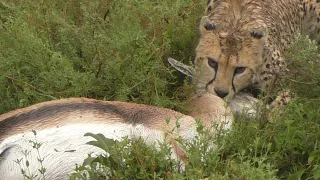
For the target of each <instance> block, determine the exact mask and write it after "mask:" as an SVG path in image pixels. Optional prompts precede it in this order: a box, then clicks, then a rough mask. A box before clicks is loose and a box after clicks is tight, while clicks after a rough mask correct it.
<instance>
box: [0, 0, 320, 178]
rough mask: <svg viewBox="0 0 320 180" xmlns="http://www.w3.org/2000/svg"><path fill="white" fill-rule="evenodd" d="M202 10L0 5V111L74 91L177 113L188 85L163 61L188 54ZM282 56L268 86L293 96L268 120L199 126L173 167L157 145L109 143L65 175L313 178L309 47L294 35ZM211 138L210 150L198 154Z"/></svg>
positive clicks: (318, 169)
mask: <svg viewBox="0 0 320 180" xmlns="http://www.w3.org/2000/svg"><path fill="white" fill-rule="evenodd" d="M204 6H205V2H201V1H200V2H199V1H194V0H187V1H185V0H174V1H168V0H163V1H147V0H135V1H124V0H117V1H116V0H109V1H100V0H94V1H86V0H82V1H76V0H72V1H61V0H52V1H36V0H25V1H21V2H20V1H15V0H4V1H1V2H0V12H1V13H0V23H1V24H0V33H1V36H0V71H1V74H0V99H1V103H0V113H5V112H8V111H9V110H12V109H17V108H22V107H25V106H29V105H31V104H34V103H37V102H42V101H46V100H52V99H59V98H65V97H80V96H84V97H90V98H96V99H104V100H120V101H130V102H136V103H144V104H151V105H156V106H162V107H168V108H171V109H175V110H178V111H183V107H184V102H185V100H187V99H188V98H189V97H190V96H191V94H192V92H193V86H192V85H190V84H188V83H187V82H184V80H183V78H182V76H181V75H180V74H179V73H178V72H176V71H174V70H173V69H172V68H171V67H169V66H168V63H167V58H168V57H169V56H171V57H173V58H176V59H179V60H183V61H184V62H185V63H189V64H190V62H191V61H192V60H193V59H194V48H195V46H196V43H197V39H198V37H197V36H198V30H197V29H198V28H197V26H198V22H199V19H200V17H201V16H202V14H203V10H204ZM286 57H287V60H288V61H287V62H288V65H289V68H290V72H289V73H288V74H287V75H286V76H284V77H283V78H282V79H281V81H279V84H278V86H277V87H279V89H277V90H281V89H290V91H291V92H293V93H294V94H295V98H294V99H293V100H292V101H291V102H290V103H289V105H287V106H285V107H284V108H283V109H281V111H279V112H272V117H273V119H274V123H267V117H268V113H269V112H267V111H266V112H265V111H262V112H260V115H261V116H258V117H257V118H247V117H237V118H236V122H235V123H234V125H233V128H232V130H231V131H230V132H229V133H228V134H225V133H222V134H218V135H217V136H215V137H212V135H210V134H208V133H206V132H201V133H204V134H205V136H204V137H202V138H199V139H196V140H195V141H193V142H192V143H190V142H181V144H183V145H184V146H185V149H186V153H187V154H188V155H189V157H190V162H189V163H188V164H187V165H186V166H185V171H183V172H179V167H178V166H179V164H178V163H177V162H176V161H174V160H171V159H170V158H169V157H170V152H169V148H168V147H167V146H166V145H161V148H160V149H159V150H156V149H155V148H154V147H152V146H151V147H149V146H146V145H145V144H144V143H143V142H142V141H141V140H139V141H137V142H134V143H132V142H131V141H130V140H128V139H125V140H124V141H122V142H113V141H112V142H110V143H111V145H110V149H107V150H108V153H110V156H107V155H106V154H102V155H101V156H99V157H98V158H93V157H89V158H88V159H87V160H85V162H84V164H83V166H78V167H77V173H75V174H72V175H71V179H86V177H85V175H84V174H83V173H84V172H86V173H88V174H90V176H91V177H94V178H96V179H101V178H102V179H105V178H106V177H109V178H110V179H161V178H163V179H200V178H209V179H319V178H320V166H319V163H320V150H319V149H320V147H319V142H318V141H319V139H320V135H319V116H320V112H319V105H320V100H319V94H320V93H319V92H320V88H319V87H320V86H319V82H320V80H319V77H320V72H319V69H320V63H319V50H318V48H317V45H316V44H315V43H313V42H311V41H310V40H309V39H308V38H306V37H304V36H301V37H299V38H298V40H297V43H295V44H294V45H293V46H292V48H291V49H290V50H289V51H288V52H287V54H286ZM93 136H94V135H93ZM211 143H215V144H216V145H217V147H218V148H217V149H216V150H213V149H209V150H208V146H209V145H210V144H211ZM95 145H99V143H98V144H95ZM141 149H142V150H143V152H141ZM120 157H121V158H120ZM122 158H124V159H126V162H125V164H126V165H127V166H123V164H121V163H120V162H121V161H120V160H121V159H122ZM44 168H45V167H44Z"/></svg>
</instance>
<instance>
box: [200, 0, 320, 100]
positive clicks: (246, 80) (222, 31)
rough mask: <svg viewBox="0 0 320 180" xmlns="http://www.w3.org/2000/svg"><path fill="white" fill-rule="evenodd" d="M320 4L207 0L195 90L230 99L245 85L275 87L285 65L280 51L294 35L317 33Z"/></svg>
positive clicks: (294, 0)
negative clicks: (215, 64)
mask: <svg viewBox="0 0 320 180" xmlns="http://www.w3.org/2000/svg"><path fill="white" fill-rule="evenodd" d="M319 6H320V3H317V2H316V0H268V1H265V0H209V1H208V5H207V10H206V16H204V17H203V18H202V20H201V22H200V34H201V37H200V40H199V44H198V46H197V48H196V59H195V66H196V67H195V69H196V72H197V76H198V79H199V80H198V86H197V92H198V93H199V94H201V93H203V92H210V93H212V94H215V95H219V94H217V92H220V96H221V97H222V96H223V97H225V99H228V100H230V99H233V98H234V97H235V95H236V94H237V93H238V92H239V91H241V90H243V89H244V88H247V87H251V88H262V89H265V90H271V89H273V88H274V85H275V83H276V81H277V80H278V79H279V77H280V76H281V75H283V74H284V73H286V72H287V71H288V69H287V67H286V62H285V61H284V58H283V54H284V52H285V50H286V49H287V48H288V47H289V45H290V44H291V43H292V42H293V41H294V38H295V37H296V36H297V35H298V34H299V33H303V34H309V35H310V36H311V37H316V36H317V35H318V33H319V28H320V20H319V15H320V14H319V12H320V8H319ZM304 28H305V29H304ZM318 37H319V36H318ZM209 58H211V59H214V61H215V62H216V63H217V67H215V68H212V67H210V66H209V64H208V61H209ZM241 67H244V68H246V69H245V70H244V71H243V72H241V73H236V72H240V71H237V70H239V68H241ZM237 68H238V69H237Z"/></svg>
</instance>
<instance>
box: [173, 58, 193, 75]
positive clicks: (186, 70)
mask: <svg viewBox="0 0 320 180" xmlns="http://www.w3.org/2000/svg"><path fill="white" fill-rule="evenodd" d="M168 62H169V64H170V65H171V66H172V67H174V68H175V69H176V70H178V71H179V72H181V73H182V74H184V75H186V76H188V77H191V78H192V79H193V78H194V77H195V71H194V68H192V67H191V66H188V65H185V64H183V63H181V62H179V61H177V60H175V59H173V58H168Z"/></svg>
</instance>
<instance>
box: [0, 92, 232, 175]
mask: <svg viewBox="0 0 320 180" xmlns="http://www.w3.org/2000/svg"><path fill="white" fill-rule="evenodd" d="M189 110H191V113H190V114H191V115H192V116H193V117H191V116H187V115H183V114H181V113H179V112H176V111H172V110H169V109H165V108H159V107H154V106H148V105H142V104H134V103H126V102H117V101H99V100H93V99H86V98H70V99H61V100H54V101H49V102H43V103H40V104H36V105H33V106H30V107H27V108H23V109H18V110H14V111H11V112H9V113H6V114H3V115H0V158H1V159H0V179H1V180H19V179H24V178H23V175H22V172H21V169H24V170H25V171H27V172H28V173H29V174H38V176H37V177H39V176H40V175H39V172H38V169H40V168H41V167H42V166H43V167H44V168H46V173H45V177H46V179H50V180H55V179H67V178H68V174H70V173H71V172H72V171H73V170H74V168H75V165H76V164H82V162H83V160H84V159H85V158H86V157H87V155H88V154H89V153H94V154H100V153H102V150H101V149H99V148H97V147H95V146H91V145H88V144H86V143H87V142H89V141H91V140H93V139H92V137H88V136H84V134H85V133H87V132H92V133H95V134H97V133H101V134H103V135H104V136H105V137H107V138H109V139H114V140H121V139H122V138H123V137H126V136H127V137H129V138H131V139H133V140H134V139H137V138H139V137H142V138H143V139H144V140H145V142H146V143H147V144H153V143H157V142H158V141H159V142H164V141H165V140H166V141H167V142H169V143H171V146H172V152H173V154H174V155H175V157H177V158H178V159H181V160H182V161H186V157H185V155H184V154H183V151H182V150H181V149H180V148H179V146H178V145H177V143H176V142H175V141H174V137H173V136H175V135H177V136H181V137H182V138H183V139H185V140H190V139H192V138H194V137H195V136H196V135H197V131H196V126H197V124H196V121H195V118H200V119H202V120H203V124H204V125H205V126H209V125H212V123H219V124H222V125H223V126H224V128H225V129H229V128H230V126H231V123H232V118H233V117H232V114H231V113H230V110H229V109H228V108H226V107H225V105H224V102H223V100H222V99H220V98H219V97H217V96H214V95H210V94H203V95H202V96H200V97H196V98H194V99H193V100H192V101H191V102H190V104H189ZM168 118H169V119H170V121H169V123H167V122H166V119H168ZM176 120H178V121H179V122H180V127H179V128H178V129H176V130H175V131H174V134H173V136H166V139H165V133H166V131H167V130H172V129H173V128H174V127H175V125H176ZM32 130H34V132H36V141H37V142H40V143H42V145H41V147H40V148H39V149H38V151H37V150H35V149H34V148H32V146H31V145H30V142H31V141H35V136H34V133H33V132H32ZM39 156H40V157H41V158H43V162H42V166H41V164H40V162H39ZM27 160H28V162H26V161H27ZM19 161H20V163H18V162H19ZM27 164H28V165H27Z"/></svg>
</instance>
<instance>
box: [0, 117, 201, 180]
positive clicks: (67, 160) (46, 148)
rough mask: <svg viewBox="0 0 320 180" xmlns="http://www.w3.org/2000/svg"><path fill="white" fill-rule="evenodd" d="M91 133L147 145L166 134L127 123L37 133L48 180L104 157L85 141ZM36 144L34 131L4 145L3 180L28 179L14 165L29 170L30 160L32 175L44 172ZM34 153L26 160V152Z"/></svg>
mask: <svg viewBox="0 0 320 180" xmlns="http://www.w3.org/2000/svg"><path fill="white" fill-rule="evenodd" d="M187 131H188V132H183V133H182V134H183V135H184V136H185V137H183V138H184V139H191V138H193V137H194V136H195V135H196V130H195V128H190V129H189V130H187ZM87 132H94V133H95V134H96V133H102V134H103V135H104V136H106V137H107V138H110V139H114V140H121V138H122V137H125V136H128V137H129V138H132V139H136V138H139V137H140V136H141V137H143V139H145V140H146V143H147V144H152V143H156V142H158V141H160V142H163V140H164V132H163V131H159V130H154V129H149V128H147V127H144V126H143V125H137V126H132V125H130V124H124V123H114V124H85V123H84V124H73V125H66V126H62V127H56V128H51V129H45V130H41V131H38V132H37V142H40V143H42V145H41V147H40V149H39V151H40V155H41V158H44V161H43V164H44V168H46V169H47V172H46V173H45V175H46V179H50V180H55V179H57V180H58V179H59V180H60V179H68V174H69V173H70V172H72V171H73V170H74V169H75V165H76V164H82V162H83V160H84V159H85V158H86V157H87V155H88V154H89V153H94V154H100V153H102V152H103V150H101V149H99V148H97V147H95V146H91V145H87V144H86V143H87V142H89V141H91V140H93V138H92V137H85V136H84V134H85V133H87ZM29 140H31V141H35V136H34V134H33V133H32V132H31V131H30V132H28V133H24V134H17V135H14V136H11V137H9V138H7V139H5V140H4V141H3V142H2V143H1V144H0V153H2V152H4V151H5V150H7V151H6V152H5V153H4V155H5V157H4V158H5V159H2V160H0V180H20V179H24V178H23V175H22V174H21V169H20V167H19V165H18V164H17V163H16V162H14V161H16V160H17V159H23V160H22V162H21V166H22V168H23V169H25V170H26V172H27V173H29V171H28V170H27V168H26V159H28V161H29V164H30V165H29V170H30V173H31V174H38V176H37V177H38V178H41V176H40V174H39V172H38V169H40V168H41V165H40V163H39V162H38V160H37V158H38V153H37V150H36V149H34V148H32V144H31V143H30V142H29ZM25 151H27V152H30V153H29V154H28V155H27V156H26V157H25V156H24V154H23V152H25Z"/></svg>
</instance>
